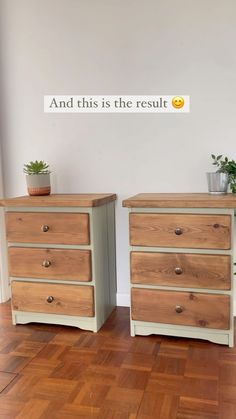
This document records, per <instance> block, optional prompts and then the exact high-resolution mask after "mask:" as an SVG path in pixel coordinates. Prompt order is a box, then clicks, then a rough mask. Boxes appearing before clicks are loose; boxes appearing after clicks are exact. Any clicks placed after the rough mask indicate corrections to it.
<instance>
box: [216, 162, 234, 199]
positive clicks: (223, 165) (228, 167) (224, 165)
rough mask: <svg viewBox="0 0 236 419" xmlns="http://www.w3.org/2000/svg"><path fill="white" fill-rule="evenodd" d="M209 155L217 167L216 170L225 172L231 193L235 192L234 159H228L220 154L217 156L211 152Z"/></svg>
mask: <svg viewBox="0 0 236 419" xmlns="http://www.w3.org/2000/svg"><path fill="white" fill-rule="evenodd" d="M211 157H212V159H213V163H212V164H213V165H214V166H217V167H218V170H217V172H221V173H227V175H228V177H229V186H230V189H231V190H232V193H236V161H235V160H230V159H229V158H228V157H224V156H223V155H222V154H220V155H219V156H215V154H212V155H211Z"/></svg>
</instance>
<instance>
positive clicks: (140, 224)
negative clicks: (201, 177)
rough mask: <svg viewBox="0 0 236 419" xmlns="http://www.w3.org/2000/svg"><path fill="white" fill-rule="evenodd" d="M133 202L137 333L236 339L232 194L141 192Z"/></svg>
mask: <svg viewBox="0 0 236 419" xmlns="http://www.w3.org/2000/svg"><path fill="white" fill-rule="evenodd" d="M123 206H125V207H128V208H130V215H129V235H130V282H131V335H132V336H134V335H136V334H138V335H139V334H140V335H149V334H152V333H155V334H162V335H172V336H185V337H191V338H201V339H207V340H210V341H212V342H216V343H222V344H227V345H229V346H233V342H234V336H233V320H234V319H233V246H234V244H233V242H234V240H233V235H234V213H235V208H236V197H235V196H234V195H232V194H227V195H218V196H213V195H209V194H145V193H144V194H139V195H136V196H134V197H131V198H129V199H126V200H125V201H123Z"/></svg>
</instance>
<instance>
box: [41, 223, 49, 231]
mask: <svg viewBox="0 0 236 419" xmlns="http://www.w3.org/2000/svg"><path fill="white" fill-rule="evenodd" d="M41 230H42V231H43V232H44V233H47V231H48V230H49V226H47V225H46V224H45V225H42V227H41Z"/></svg>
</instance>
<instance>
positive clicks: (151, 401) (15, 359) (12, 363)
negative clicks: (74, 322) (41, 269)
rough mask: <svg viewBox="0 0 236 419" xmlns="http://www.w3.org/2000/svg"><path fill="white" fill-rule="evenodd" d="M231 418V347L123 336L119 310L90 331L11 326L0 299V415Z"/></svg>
mask: <svg viewBox="0 0 236 419" xmlns="http://www.w3.org/2000/svg"><path fill="white" fill-rule="evenodd" d="M13 418H17V419H73V418H74V419H76V418H91V419H94V418H98V419H150V418H155V419H236V347H235V348H233V349H232V348H228V347H226V346H221V345H216V344H213V343H209V342H205V341H200V340H194V339H179V338H172V337H162V336H148V337H142V336H136V337H135V338H132V337H131V336H130V334H129V310H128V308H122V307H118V308H117V309H116V310H115V311H114V312H113V313H112V315H111V316H110V318H109V319H108V321H107V322H106V324H105V325H104V326H103V328H102V329H101V330H100V331H99V332H98V333H97V334H94V333H92V332H87V331H82V330H79V329H76V328H72V327H62V326H54V325H43V324H29V325H18V326H13V325H12V324H11V313H10V303H9V302H8V303H4V304H0V419H13Z"/></svg>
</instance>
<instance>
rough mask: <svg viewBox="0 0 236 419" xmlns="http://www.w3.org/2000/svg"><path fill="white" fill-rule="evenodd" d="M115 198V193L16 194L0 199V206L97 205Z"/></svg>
mask: <svg viewBox="0 0 236 419" xmlns="http://www.w3.org/2000/svg"><path fill="white" fill-rule="evenodd" d="M116 199H117V195H116V194H111V193H108V194H104V193H91V194H85V193H84V194H51V195H46V196H18V197H14V198H6V199H2V200H0V206H2V207H22V206H28V207H68V206H69V207H98V206H101V205H105V204H107V203H109V202H112V201H115V200H116Z"/></svg>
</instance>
